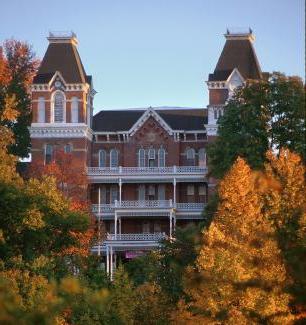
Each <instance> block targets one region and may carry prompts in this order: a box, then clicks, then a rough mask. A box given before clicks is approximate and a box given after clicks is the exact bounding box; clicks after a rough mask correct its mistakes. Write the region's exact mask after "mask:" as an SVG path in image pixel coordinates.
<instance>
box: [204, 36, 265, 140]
mask: <svg viewBox="0 0 306 325" xmlns="http://www.w3.org/2000/svg"><path fill="white" fill-rule="evenodd" d="M224 36H225V39H226V42H225V45H224V47H223V50H222V53H221V55H220V57H219V60H218V63H217V65H216V68H215V70H214V72H213V73H211V74H209V76H208V81H207V86H208V91H209V105H208V107H207V109H208V122H207V124H206V125H205V127H206V130H207V136H208V140H212V139H213V138H214V137H215V136H216V135H217V129H218V125H217V121H218V118H219V117H220V116H222V115H223V111H224V105H225V104H226V102H227V100H228V99H230V98H231V96H232V95H233V92H234V90H235V88H237V87H239V86H242V85H243V84H244V83H245V82H246V81H249V80H259V79H261V78H262V72H261V68H260V65H259V62H258V60H257V56H256V53H255V49H254V47H253V42H254V41H255V36H254V34H253V32H252V30H249V32H247V33H230V31H229V30H227V33H226V34H225V35H224Z"/></svg>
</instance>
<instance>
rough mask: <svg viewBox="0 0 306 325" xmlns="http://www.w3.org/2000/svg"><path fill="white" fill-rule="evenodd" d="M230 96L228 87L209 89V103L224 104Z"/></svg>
mask: <svg viewBox="0 0 306 325" xmlns="http://www.w3.org/2000/svg"><path fill="white" fill-rule="evenodd" d="M227 98H228V90H227V89H210V90H209V105H221V104H224V103H225V101H226V100H227Z"/></svg>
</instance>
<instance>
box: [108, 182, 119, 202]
mask: <svg viewBox="0 0 306 325" xmlns="http://www.w3.org/2000/svg"><path fill="white" fill-rule="evenodd" d="M115 200H118V187H117V186H116V185H112V186H111V191H110V203H115Z"/></svg>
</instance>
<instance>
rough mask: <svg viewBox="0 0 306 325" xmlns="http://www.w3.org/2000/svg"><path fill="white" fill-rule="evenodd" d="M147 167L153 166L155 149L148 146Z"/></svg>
mask: <svg viewBox="0 0 306 325" xmlns="http://www.w3.org/2000/svg"><path fill="white" fill-rule="evenodd" d="M148 159H149V167H154V166H155V149H154V148H150V149H149V151H148Z"/></svg>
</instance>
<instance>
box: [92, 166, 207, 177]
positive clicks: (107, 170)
mask: <svg viewBox="0 0 306 325" xmlns="http://www.w3.org/2000/svg"><path fill="white" fill-rule="evenodd" d="M206 173H207V167H202V166H171V167H121V166H120V167H88V168H87V175H88V176H109V175H121V176H131V175H132V176H133V175H134V176H135V175H180V174H188V175H190V174H197V175H198V174H203V175H204V174H206Z"/></svg>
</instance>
